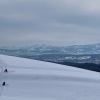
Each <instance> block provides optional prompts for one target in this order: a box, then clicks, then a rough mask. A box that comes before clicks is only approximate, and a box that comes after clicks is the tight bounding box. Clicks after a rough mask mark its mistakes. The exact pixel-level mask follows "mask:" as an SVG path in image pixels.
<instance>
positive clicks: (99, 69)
mask: <svg viewBox="0 0 100 100" xmlns="http://www.w3.org/2000/svg"><path fill="white" fill-rule="evenodd" d="M56 63H58V64H63V65H68V66H73V67H78V68H83V69H87V70H91V71H96V72H100V64H94V63H73V62H56Z"/></svg>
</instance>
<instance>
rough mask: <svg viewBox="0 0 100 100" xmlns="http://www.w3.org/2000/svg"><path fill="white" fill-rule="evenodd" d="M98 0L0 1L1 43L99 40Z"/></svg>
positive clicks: (82, 42) (22, 43)
mask: <svg viewBox="0 0 100 100" xmlns="http://www.w3.org/2000/svg"><path fill="white" fill-rule="evenodd" d="M99 4H100V1H99V0H95V1H94V0H1V1H0V45H19V44H21V45H25V44H33V43H48V44H52V45H72V44H89V43H97V42H100V41H99V36H100V34H99V31H100V6H99Z"/></svg>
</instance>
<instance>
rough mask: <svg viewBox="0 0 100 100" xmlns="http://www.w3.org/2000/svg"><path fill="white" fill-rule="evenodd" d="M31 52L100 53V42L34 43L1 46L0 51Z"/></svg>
mask: <svg viewBox="0 0 100 100" xmlns="http://www.w3.org/2000/svg"><path fill="white" fill-rule="evenodd" d="M7 52H9V53H13V52H14V53H28V54H29V53H30V54H32V55H33V54H34V55H35V54H75V55H76V54H100V43H98V44H91V45H73V46H50V45H44V44H43V45H32V46H24V47H19V48H18V47H1V48H0V53H7Z"/></svg>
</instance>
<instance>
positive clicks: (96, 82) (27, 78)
mask: <svg viewBox="0 0 100 100" xmlns="http://www.w3.org/2000/svg"><path fill="white" fill-rule="evenodd" d="M4 63H5V64H6V67H4V66H5V65H4ZM2 68H7V69H8V72H7V73H4V72H3V69H2ZM5 76H6V77H5ZM3 81H5V82H6V85H5V86H2V85H1V86H0V100H99V99H100V74H99V73H96V72H92V71H87V70H83V69H79V68H74V67H70V66H64V65H59V64H54V63H49V62H42V61H37V60H29V59H25V58H18V57H12V56H5V55H0V84H2V82H3Z"/></svg>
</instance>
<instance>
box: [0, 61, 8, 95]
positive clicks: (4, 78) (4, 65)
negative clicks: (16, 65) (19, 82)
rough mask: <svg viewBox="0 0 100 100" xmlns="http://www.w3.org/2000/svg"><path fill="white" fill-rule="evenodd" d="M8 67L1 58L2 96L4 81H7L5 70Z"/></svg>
mask: <svg viewBox="0 0 100 100" xmlns="http://www.w3.org/2000/svg"><path fill="white" fill-rule="evenodd" d="M5 69H7V66H6V63H5V62H4V61H2V60H0V97H1V96H2V92H3V88H4V87H3V86H2V83H3V82H5V81H6V73H4V70H5Z"/></svg>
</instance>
